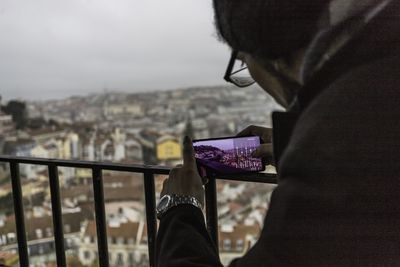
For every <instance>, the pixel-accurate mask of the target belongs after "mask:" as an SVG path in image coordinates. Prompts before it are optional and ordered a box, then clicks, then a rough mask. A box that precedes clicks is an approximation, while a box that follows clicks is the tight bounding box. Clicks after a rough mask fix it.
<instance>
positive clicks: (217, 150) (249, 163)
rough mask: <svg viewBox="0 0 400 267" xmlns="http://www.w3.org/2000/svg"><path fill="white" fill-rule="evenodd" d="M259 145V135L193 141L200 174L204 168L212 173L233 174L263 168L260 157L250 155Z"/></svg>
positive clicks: (202, 173)
mask: <svg viewBox="0 0 400 267" xmlns="http://www.w3.org/2000/svg"><path fill="white" fill-rule="evenodd" d="M259 146H260V137H258V136H248V137H233V138H218V139H207V140H197V141H196V140H195V141H193V148H194V152H195V158H196V161H197V165H198V167H199V171H200V175H201V176H204V169H206V170H207V171H208V172H211V173H213V174H235V173H245V172H256V171H262V170H264V164H263V161H262V159H261V158H255V157H252V156H251V153H252V152H253V151H254V150H256V149H257V148H258V147H259Z"/></svg>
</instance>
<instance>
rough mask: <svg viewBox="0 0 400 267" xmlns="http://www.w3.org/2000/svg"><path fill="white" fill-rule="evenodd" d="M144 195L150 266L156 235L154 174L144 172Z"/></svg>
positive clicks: (151, 266) (153, 256) (151, 264)
mask: <svg viewBox="0 0 400 267" xmlns="http://www.w3.org/2000/svg"><path fill="white" fill-rule="evenodd" d="M144 196H145V201H146V220H147V244H148V249H149V264H150V267H154V266H155V250H156V235H157V218H156V193H155V184H154V174H153V173H151V172H145V173H144Z"/></svg>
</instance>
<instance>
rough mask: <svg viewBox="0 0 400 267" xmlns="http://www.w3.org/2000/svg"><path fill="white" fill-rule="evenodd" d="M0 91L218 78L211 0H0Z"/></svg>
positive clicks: (82, 90) (139, 86) (163, 84)
mask: <svg viewBox="0 0 400 267" xmlns="http://www.w3.org/2000/svg"><path fill="white" fill-rule="evenodd" d="M0 33H1V37H0V38H1V39H0V94H1V95H2V96H3V98H5V99H10V98H23V99H48V98H60V97H65V96H69V95H73V94H86V93H91V92H101V91H102V90H103V89H104V88H108V89H109V90H120V91H127V92H137V91H145V90H159V89H173V88H180V87H187V86H197V85H216V84H224V82H223V81H222V75H223V72H224V70H225V67H226V64H227V61H228V59H229V49H228V48H227V46H226V45H224V44H222V43H220V42H218V41H217V39H216V37H215V35H216V34H215V30H214V25H213V13H212V4H211V0H112V1H111V0H35V1H31V0H1V1H0Z"/></svg>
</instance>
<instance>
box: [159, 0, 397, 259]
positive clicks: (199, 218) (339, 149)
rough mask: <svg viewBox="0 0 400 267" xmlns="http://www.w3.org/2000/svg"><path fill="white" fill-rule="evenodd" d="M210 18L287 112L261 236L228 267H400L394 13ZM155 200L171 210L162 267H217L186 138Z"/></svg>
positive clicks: (393, 8)
mask: <svg viewBox="0 0 400 267" xmlns="http://www.w3.org/2000/svg"><path fill="white" fill-rule="evenodd" d="M214 9H215V12H216V24H217V28H218V30H219V32H220V34H221V37H222V38H223V39H224V40H225V41H226V42H227V43H228V44H229V45H230V46H231V47H232V49H233V50H234V51H238V53H236V52H235V53H234V54H233V55H234V56H238V57H240V59H241V60H243V61H244V62H245V63H246V64H247V66H248V68H249V71H250V73H251V74H252V76H253V78H254V79H255V80H256V81H257V82H258V83H259V84H260V85H261V86H262V87H263V88H264V90H266V91H267V92H268V93H270V94H271V95H272V96H273V97H274V98H275V99H276V100H277V101H278V102H279V103H281V104H282V105H284V106H286V107H288V112H287V113H274V114H273V134H272V135H273V148H274V157H275V162H276V164H277V167H278V176H279V182H278V186H277V187H276V189H275V191H274V192H273V195H272V198H271V202H270V207H269V210H268V213H267V216H266V218H265V224H264V228H263V230H262V232H261V235H260V238H259V240H258V242H257V243H256V244H255V246H254V247H253V248H252V249H251V250H250V251H249V252H248V253H247V254H246V255H245V256H244V257H242V258H239V259H237V260H234V261H233V262H232V263H231V265H230V266H235V267H239V266H399V265H400V229H399V227H400V208H399V206H400V204H399V203H400V164H398V159H399V158H400V142H399V141H398V139H399V137H400V126H399V123H398V122H399V121H400V101H399V99H400V91H399V80H400V78H399V73H400V49H399V48H400V19H399V18H400V4H398V2H397V1H390V0H388V1H384V0H332V1H320V0H310V1H300V0H294V1H289V0H282V1H273V0H253V1H250V0H236V1H233V0H214ZM226 78H227V79H228V80H230V81H232V82H234V83H236V84H238V85H240V86H241V85H245V84H244V83H245V82H243V81H242V82H243V83H242V82H241V81H238V80H237V79H235V77H233V75H228V76H226ZM296 84H297V86H296ZM267 131H268V130H264V131H263V130H261V131H260V129H259V128H254V127H253V128H250V129H247V130H246V132H247V133H249V132H254V133H255V134H259V135H261V134H263V133H264V135H268V134H266V132H267ZM261 150H262V149H261ZM261 152H266V153H268V149H264V150H262V151H261ZM162 195H163V196H165V195H166V196H171V198H172V199H175V200H176V199H177V200H178V201H177V202H176V203H178V204H177V205H176V206H174V205H168V203H167V202H168V201H166V200H168V197H164V198H163V199H162V202H164V203H163V204H164V205H162V206H161V208H160V209H159V213H160V217H161V220H160V229H159V234H158V238H157V262H158V266H221V263H220V261H219V257H218V254H217V252H216V250H215V246H214V244H213V243H212V241H211V239H210V237H209V236H208V234H207V231H206V228H205V225H204V218H203V214H202V212H201V210H200V209H199V207H200V206H201V205H202V204H203V201H204V192H203V188H202V183H201V179H200V177H199V176H198V174H197V172H196V168H195V163H194V159H193V148H192V146H191V142H190V140H189V139H185V141H184V164H183V166H178V167H176V168H174V169H173V170H172V171H171V173H170V176H169V179H167V180H166V182H165V183H164V188H163V191H162ZM182 196H186V197H182Z"/></svg>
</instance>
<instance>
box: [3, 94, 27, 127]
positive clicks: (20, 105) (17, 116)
mask: <svg viewBox="0 0 400 267" xmlns="http://www.w3.org/2000/svg"><path fill="white" fill-rule="evenodd" d="M2 110H3V112H5V113H6V114H8V115H11V116H12V120H13V122H14V123H15V126H16V128H17V129H24V128H25V127H26V124H27V121H28V112H27V109H26V104H25V103H24V102H21V101H18V100H11V101H9V102H8V103H7V105H5V106H3V107H2Z"/></svg>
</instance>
